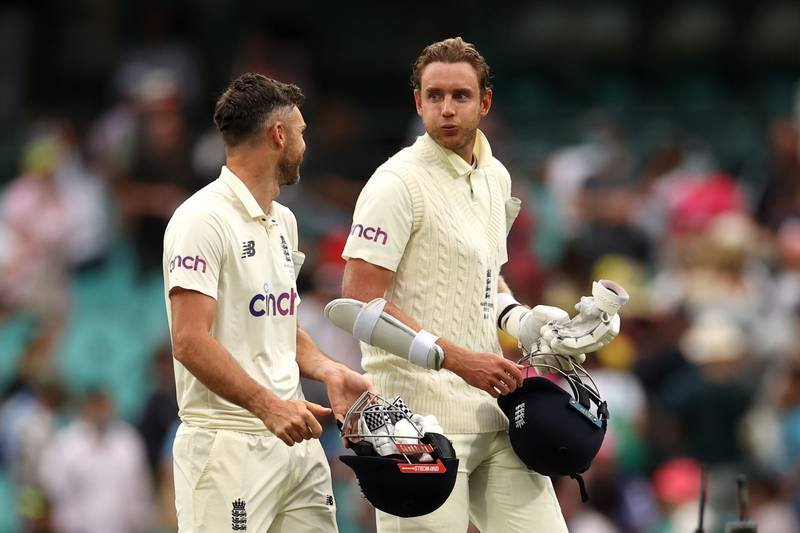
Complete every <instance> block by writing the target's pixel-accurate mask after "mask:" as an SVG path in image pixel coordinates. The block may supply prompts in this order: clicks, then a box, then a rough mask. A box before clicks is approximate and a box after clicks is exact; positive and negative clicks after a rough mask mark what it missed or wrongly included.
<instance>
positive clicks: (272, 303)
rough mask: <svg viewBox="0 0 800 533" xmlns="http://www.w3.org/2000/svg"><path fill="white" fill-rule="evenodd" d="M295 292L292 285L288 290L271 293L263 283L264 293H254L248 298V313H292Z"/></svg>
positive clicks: (295, 296) (283, 314) (260, 314)
mask: <svg viewBox="0 0 800 533" xmlns="http://www.w3.org/2000/svg"><path fill="white" fill-rule="evenodd" d="M296 300H297V292H296V291H295V290H294V287H292V288H291V289H290V290H289V292H282V293H280V294H272V293H270V292H269V287H267V285H266V284H265V285H264V293H263V294H261V293H259V294H256V295H255V296H253V297H252V298H251V299H250V307H249V308H250V314H251V315H253V316H255V317H261V316H264V315H267V316H277V315H280V316H286V315H294V313H295V309H296V307H295V301H296Z"/></svg>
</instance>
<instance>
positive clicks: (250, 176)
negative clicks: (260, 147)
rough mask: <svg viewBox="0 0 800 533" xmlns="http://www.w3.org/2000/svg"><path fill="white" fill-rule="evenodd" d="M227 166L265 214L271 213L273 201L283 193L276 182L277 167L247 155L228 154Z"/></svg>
mask: <svg viewBox="0 0 800 533" xmlns="http://www.w3.org/2000/svg"><path fill="white" fill-rule="evenodd" d="M226 165H227V167H228V168H229V169H230V171H231V172H233V173H234V174H236V177H238V178H239V179H240V180H242V183H244V184H245V186H246V187H247V189H248V190H249V191H250V194H252V195H253V198H255V200H256V202H257V203H258V205H259V206H261V209H262V210H263V211H264V213H265V214H267V213H269V212H270V210H271V209H272V200H274V199H275V198H277V197H278V195H279V194H280V193H281V190H280V187H279V186H278V183H277V181H276V180H275V165H273V164H270V163H269V162H268V161H260V160H259V159H256V158H254V157H249V156H248V155H246V154H228V157H227V161H226Z"/></svg>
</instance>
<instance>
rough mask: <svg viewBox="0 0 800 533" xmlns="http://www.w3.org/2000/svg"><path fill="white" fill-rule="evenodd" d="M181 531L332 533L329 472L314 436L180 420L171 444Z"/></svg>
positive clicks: (202, 532) (331, 491)
mask: <svg viewBox="0 0 800 533" xmlns="http://www.w3.org/2000/svg"><path fill="white" fill-rule="evenodd" d="M173 456H174V470H175V507H176V510H177V512H178V531H179V532H180V533H206V532H208V533H225V532H229V531H233V532H240V531H250V532H256V533H265V532H268V533H279V532H280V533H289V532H292V533H295V532H299V531H303V532H306V531H308V532H319V533H322V532H325V533H328V532H332V531H333V532H335V531H337V528H336V506H335V504H334V501H333V490H332V488H331V473H330V469H329V467H328V462H327V460H326V459H325V453H324V452H323V450H322V446H321V445H320V443H319V440H316V439H314V440H311V441H303V442H302V443H300V444H295V445H294V446H292V447H289V446H287V445H286V444H284V443H283V441H281V440H280V439H278V438H277V437H275V436H274V435H270V434H263V435H260V434H251V433H240V432H236V431H224V430H209V429H204V428H198V427H193V426H187V425H186V424H181V425H180V427H179V428H178V432H177V435H176V436H175V444H174V445H173Z"/></svg>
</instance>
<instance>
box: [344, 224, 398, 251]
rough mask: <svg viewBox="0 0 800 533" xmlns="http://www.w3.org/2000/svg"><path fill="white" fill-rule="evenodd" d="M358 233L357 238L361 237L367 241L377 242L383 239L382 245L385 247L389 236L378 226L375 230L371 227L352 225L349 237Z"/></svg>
mask: <svg viewBox="0 0 800 533" xmlns="http://www.w3.org/2000/svg"><path fill="white" fill-rule="evenodd" d="M356 233H358V236H359V237H363V238H364V239H367V240H368V241H373V242H378V239H379V238H381V237H383V242H382V243H381V244H382V245H384V246H385V245H386V241H387V239H388V238H389V235H387V234H386V232H385V231H383V230H382V229H381V228H380V226H379V227H377V228H373V227H371V226H368V227H366V228H365V227H364V226H363V225H362V224H353V227H352V228H350V235H355V234H356Z"/></svg>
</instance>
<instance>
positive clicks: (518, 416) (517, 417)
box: [514, 403, 525, 429]
mask: <svg viewBox="0 0 800 533" xmlns="http://www.w3.org/2000/svg"><path fill="white" fill-rule="evenodd" d="M524 425H525V404H524V403H521V404H519V405H517V407H516V409H514V426H515V427H516V428H517V429H519V428H521V427H522V426H524Z"/></svg>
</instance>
